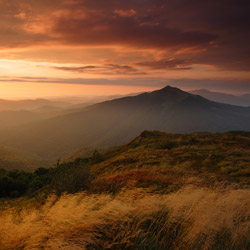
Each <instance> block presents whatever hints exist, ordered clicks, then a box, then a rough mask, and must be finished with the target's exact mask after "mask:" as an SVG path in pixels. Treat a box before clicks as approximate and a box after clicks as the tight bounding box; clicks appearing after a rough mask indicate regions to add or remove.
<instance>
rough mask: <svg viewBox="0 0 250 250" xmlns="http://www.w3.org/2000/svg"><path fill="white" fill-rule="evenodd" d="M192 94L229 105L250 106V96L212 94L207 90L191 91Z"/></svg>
mask: <svg viewBox="0 0 250 250" xmlns="http://www.w3.org/2000/svg"><path fill="white" fill-rule="evenodd" d="M190 93H191V94H195V95H200V96H202V97H204V98H207V99H208V100H210V101H214V102H221V103H227V104H231V105H239V106H246V107H247V106H250V94H244V95H231V94H225V93H220V92H212V91H209V90H207V89H197V90H193V91H190Z"/></svg>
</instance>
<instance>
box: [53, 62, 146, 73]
mask: <svg viewBox="0 0 250 250" xmlns="http://www.w3.org/2000/svg"><path fill="white" fill-rule="evenodd" d="M53 68H54V69H58V70H63V71H69V72H74V73H92V74H107V75H145V74H146V73H145V72H142V71H139V70H138V69H137V68H135V67H132V66H129V65H118V64H103V65H100V66H94V65H87V66H81V67H72V66H71V67H53Z"/></svg>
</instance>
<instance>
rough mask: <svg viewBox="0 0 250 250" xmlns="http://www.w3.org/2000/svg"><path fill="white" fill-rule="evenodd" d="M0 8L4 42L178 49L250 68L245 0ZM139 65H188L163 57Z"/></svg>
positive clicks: (77, 0)
mask: <svg viewBox="0 0 250 250" xmlns="http://www.w3.org/2000/svg"><path fill="white" fill-rule="evenodd" d="M0 8H1V12H0V18H1V26H0V35H1V40H0V47H2V48H4V47H25V46H31V45H32V46H33V45H36V44H48V43H50V44H64V45H70V46H118V45H119V46H123V47H125V48H136V49H144V50H146V49H149V50H152V49H154V50H158V51H159V53H162V58H168V57H169V55H168V54H169V53H170V54H171V55H174V56H175V55H178V57H179V58H188V60H189V63H190V64H204V65H213V66H215V67H217V68H218V69H222V70H244V71H250V57H249V54H250V46H249V44H250V32H249V27H250V15H249V13H250V1H247V0H238V1H235V0H220V1H211V0H202V1H201V0H126V1H124V0H105V1H100V0H54V1H49V0H36V1H34V0H12V1H9V0H2V1H1V2H0ZM180 60H184V59H180ZM138 65H139V64H138ZM140 66H144V67H147V68H149V69H157V68H158V69H168V68H169V69H178V67H184V68H186V67H187V66H186V65H183V64H182V62H180V63H178V62H168V61H164V60H162V59H161V60H159V61H157V60H156V61H155V62H153V61H152V62H150V60H149V61H148V62H145V63H144V65H143V63H142V64H141V65H140ZM107 67H108V66H107ZM110 68H112V66H110ZM188 68H189V66H188ZM82 70H91V69H82ZM92 70H95V69H92ZM115 70H117V71H119V70H120V71H129V70H130V72H132V71H133V69H125V68H121V69H115Z"/></svg>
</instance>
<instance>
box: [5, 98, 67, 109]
mask: <svg viewBox="0 0 250 250" xmlns="http://www.w3.org/2000/svg"><path fill="white" fill-rule="evenodd" d="M70 105H71V103H67V102H64V101H52V100H47V99H25V100H5V99H0V111H3V110H23V109H24V110H33V109H37V108H40V107H42V106H56V107H68V106H70Z"/></svg>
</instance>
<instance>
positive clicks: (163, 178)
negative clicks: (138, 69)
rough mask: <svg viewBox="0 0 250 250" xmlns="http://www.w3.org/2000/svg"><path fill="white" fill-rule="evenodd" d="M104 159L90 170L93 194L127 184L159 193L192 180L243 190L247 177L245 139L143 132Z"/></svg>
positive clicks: (249, 141)
mask: <svg viewBox="0 0 250 250" xmlns="http://www.w3.org/2000/svg"><path fill="white" fill-rule="evenodd" d="M108 157H109V159H107V160H106V161H103V162H101V163H99V164H97V165H94V166H92V168H91V172H92V174H94V175H95V176H96V178H95V180H94V182H95V185H94V186H93V188H94V189H96V190H97V189H98V188H99V186H100V188H101V189H105V188H107V190H109V189H110V190H113V189H114V190H116V189H120V188H121V187H123V186H126V185H131V183H130V182H133V185H134V186H136V187H148V186H153V187H156V188H160V189H161V190H162V191H164V190H169V188H170V187H171V188H175V187H177V186H182V185H183V184H184V181H189V178H190V177H192V176H195V177H199V178H200V181H201V180H202V181H203V183H202V185H205V184H206V185H211V184H212V183H213V182H216V181H223V182H234V183H240V184H241V185H244V184H247V183H248V177H249V176H250V137H243V136H238V135H234V134H230V133H228V134H206V133H200V134H179V135H178V134H168V133H162V132H147V131H145V132H143V133H142V134H141V135H140V136H139V137H137V138H136V139H135V140H133V141H132V142H131V143H130V144H128V145H126V146H125V147H122V148H120V149H118V150H117V151H113V152H111V153H109V155H108ZM165 187H166V188H167V189H164V188H165Z"/></svg>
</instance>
